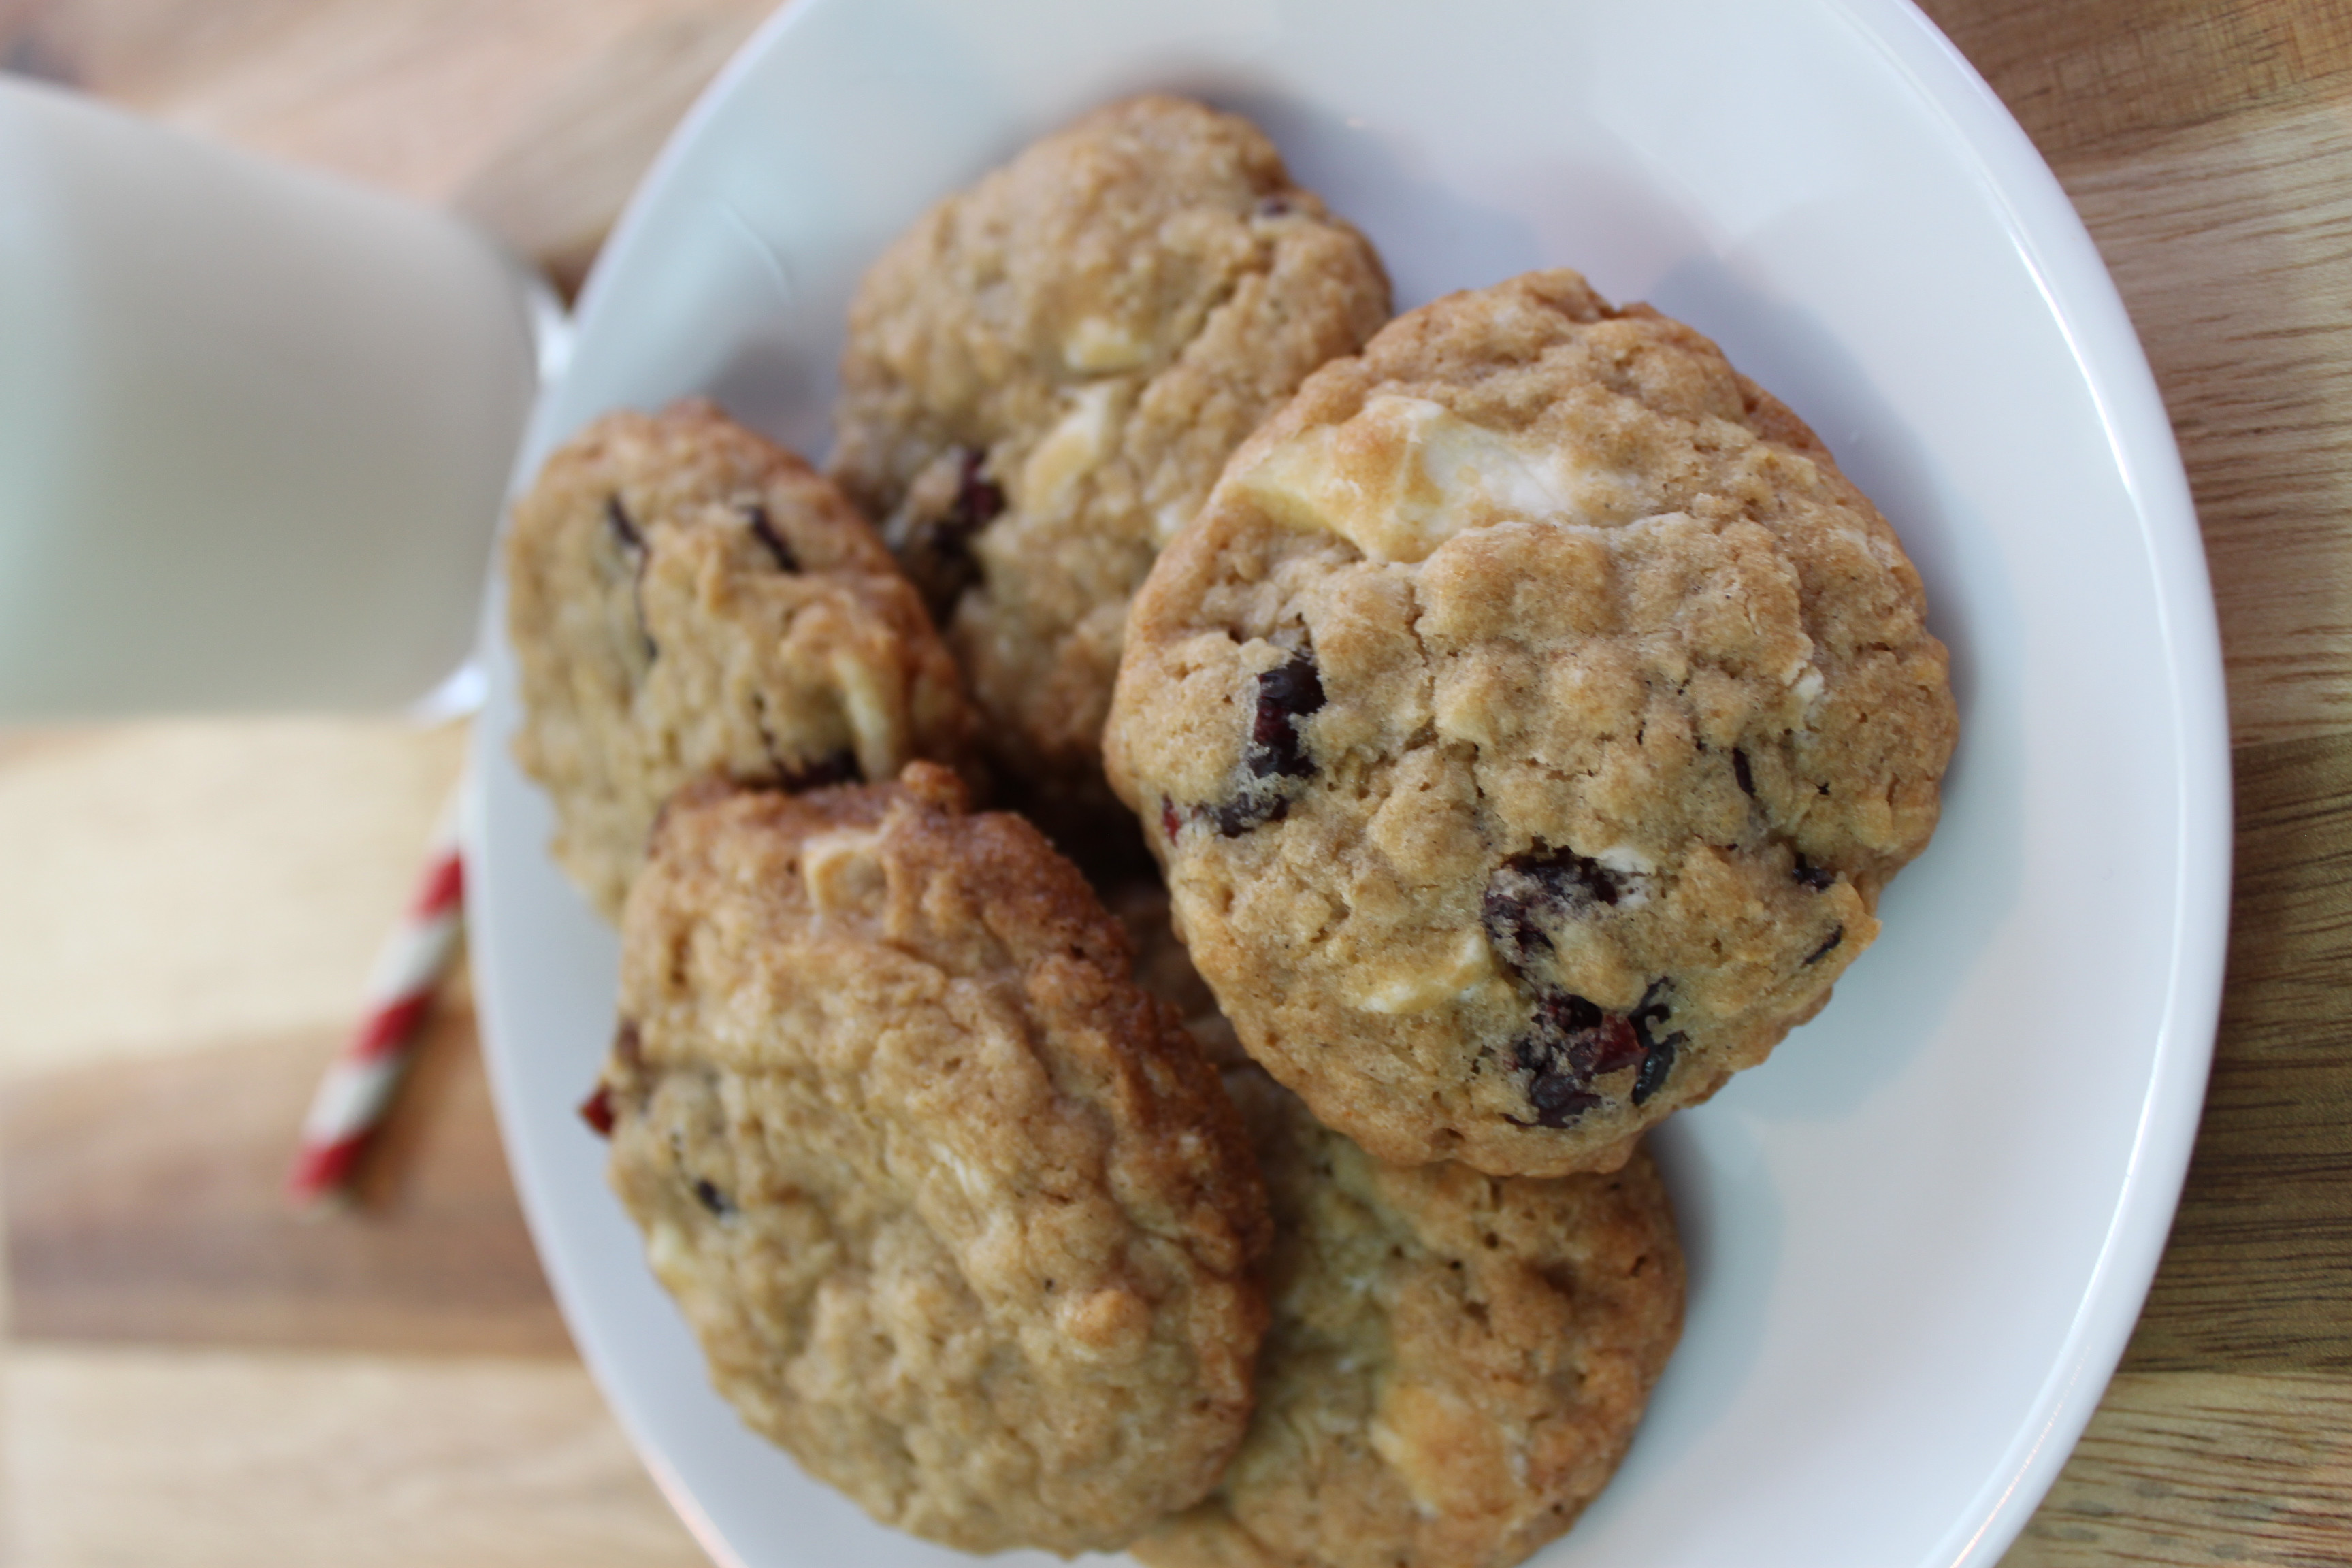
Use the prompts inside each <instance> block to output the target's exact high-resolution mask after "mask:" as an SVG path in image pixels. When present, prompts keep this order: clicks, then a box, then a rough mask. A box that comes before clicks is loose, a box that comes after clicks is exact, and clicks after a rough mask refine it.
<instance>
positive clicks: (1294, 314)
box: [831, 95, 1389, 803]
mask: <svg viewBox="0 0 2352 1568" xmlns="http://www.w3.org/2000/svg"><path fill="white" fill-rule="evenodd" d="M1388 313H1389V290H1388V280H1387V278H1386V276H1385V275H1384V274H1383V273H1382V271H1381V265H1380V261H1379V258H1377V257H1376V256H1374V254H1373V252H1372V249H1371V247H1370V245H1369V244H1368V243H1367V242H1366V241H1365V239H1364V237H1362V236H1361V235H1360V234H1358V233H1357V232H1356V231H1355V230H1354V229H1352V228H1350V227H1349V226H1347V225H1346V224H1344V223H1341V222H1339V220H1338V219H1336V218H1334V217H1332V216H1330V214H1329V213H1328V211H1327V210H1326V209H1325V207H1324V205H1323V203H1322V202H1321V201H1320V200H1319V199H1318V198H1317V197H1316V196H1315V195H1312V194H1311V193H1309V192H1307V191H1304V190H1301V189H1299V188H1298V187H1297V185H1295V184H1292V183H1291V181H1290V178H1289V175H1288V174H1286V172H1285V170H1284V168H1283V164H1282V159H1281V157H1280V156H1279V154H1277V153H1276V151H1275V149H1274V146H1273V144H1272V143H1271V142H1268V141H1267V140H1266V139H1265V136H1264V135H1262V134H1261V133H1260V132H1258V131H1257V129H1256V128H1255V127H1254V126H1252V125H1251V124H1249V123H1248V122H1247V121H1244V120H1242V119H1240V118H1238V117H1236V116H1234V115H1230V114H1221V113H1217V112H1215V111H1213V110H1209V109H1206V108H1203V107H1202V106H1201V105H1200V104H1197V103H1192V102H1190V101H1187V100H1182V99H1177V98H1171V97H1166V96H1158V95H1154V96H1148V97H1143V98H1137V99H1131V100H1127V101H1125V102H1121V103H1117V104H1113V105H1111V106H1109V107H1108V108H1106V109H1103V110H1098V111H1097V112H1095V113H1093V114H1090V115H1088V116H1087V117H1086V118H1085V119H1083V120H1080V121H1077V122H1076V124H1074V125H1072V126H1070V127H1068V128H1067V129H1066V130H1064V131H1061V132H1057V133H1055V134H1054V135H1051V136H1048V137H1046V138H1045V139H1044V140H1043V141H1040V142H1036V143H1035V144H1034V145H1032V146H1031V147H1030V148H1029V149H1028V150H1027V151H1025V152H1024V153H1021V154H1020V155H1019V156H1018V157H1016V158H1015V159H1014V160H1013V162H1012V163H1010V164H1008V165H1006V166H1004V167H1003V168H1001V169H999V170H997V171H996V172H995V173H993V174H990V175H988V176H987V177H986V178H985V179H983V180H982V181H981V182H980V184H977V185H976V186H974V187H973V188H972V189H971V190H970V191H967V192H965V193H963V194H961V195H955V196H951V197H950V198H949V199H947V200H946V201H943V202H941V203H940V205H937V206H935V207H933V208H932V209H931V210H930V211H929V213H927V214H926V215H924V216H923V217H922V219H921V220H920V221H919V222H918V223H917V224H916V225H915V226H913V227H912V228H911V229H909V230H908V232H907V233H906V234H904V235H902V236H901V237H899V238H898V240H897V241H896V242H895V243H893V244H892V245H891V247H889V249H888V250H887V251H886V252H885V253H884V254H883V256H882V257H881V258H880V259H879V260H877V261H876V262H875V264H874V266H873V267H872V268H871V269H870V270H869V271H868V272H867V273H866V277H865V279H864V280H863V281H862V282H861V283H860V285H859V287H858V289H857V294H856V300H855V301H854V302H853V303H852V305H851V307H850V315H849V336H848V344H847V347H846V349H845V352H844V353H843V356H842V363H841V396H840V401H839V403H838V405H836V408H835V436H836V444H835V452H834V458H833V461H832V465H831V471H832V473H833V474H834V477H835V478H836V479H839V480H840V481H841V483H842V485H843V486H844V488H845V489H847V490H848V491H849V493H850V495H851V496H852V498H853V499H855V500H856V501H857V503H858V504H859V505H860V506H861V507H863V508H864V509H865V510H866V515H868V516H869V517H873V518H876V519H877V520H880V521H881V526H882V529H883V531H884V534H885V536H886V537H887V539H888V541H889V543H890V546H891V548H892V549H893V550H894V551H896V552H898V557H899V559H900V561H901V562H902V563H904V564H905V565H906V567H907V569H908V573H909V574H911V575H912V576H913V577H914V578H915V579H916V581H917V582H918V583H919V584H922V586H923V589H924V592H925V594H926V595H927V597H928V599H929V604H930V606H931V609H932V612H933V614H934V615H935V616H938V617H939V618H940V624H941V625H942V626H946V627H947V628H948V630H949V634H950V638H951V640H952V641H953V642H954V644H955V646H956V650H957V653H958V655H959V656H960V658H961V659H962V661H963V663H964V667H965V668H966V670H967V672H968V673H969V675H970V677H971V686H972V691H973V694H974V696H975V698H976V700H978V702H979V704H980V706H981V708H982V710H984V711H985V712H986V713H987V715H988V716H989V719H990V721H991V723H990V731H989V735H990V744H991V745H992V748H993V749H994V750H995V752H996V753H997V754H998V756H999V757H1000V758H1001V759H1002V760H1003V763H1004V764H1005V771H1006V772H1007V773H1009V774H1010V775H1012V776H1013V777H1014V778H1017V779H1023V780H1035V781H1037V782H1038V783H1039V784H1040V785H1041V786H1042V787H1044V788H1045V789H1046V790H1047V791H1048V792H1049V793H1051V792H1052V791H1053V790H1054V789H1055V786H1056V785H1057V784H1059V785H1062V786H1065V787H1066V789H1071V790H1075V791H1076V793H1077V794H1078V795H1079V796H1081V797H1083V796H1084V795H1087V793H1088V791H1089V790H1091V792H1092V793H1093V794H1095V795H1100V794H1101V784H1100V782H1099V781H1100V776H1101V773H1100V763H1099V761H1098V756H1097V752H1098V748H1099V744H1100V738H1101V732H1102V722H1103V715H1104V713H1105V711H1106V710H1107V709H1108V706H1109V702H1110V691H1111V682H1112V679H1113V678H1114V676H1115V674H1116V672H1117V669H1118V651H1119V637H1120V628H1121V626H1122V623H1123V621H1124V619H1125V616H1126V613H1127V603H1128V599H1129V596H1130V595H1132V594H1133V593H1134V592H1135V589H1136V587H1137V586H1138V585H1139V584H1141V583H1142V581H1143V579H1144V575H1145V574H1146V573H1148V572H1149V571H1150V568H1151V562H1152V558H1153V557H1154V556H1155V555H1156V554H1157V553H1158V552H1159V551H1160V546H1161V545H1163V544H1165V543H1166V542H1167V541H1168V540H1169V538H1170V537H1171V536H1172V535H1173V534H1174V533H1175V531H1177V530H1178V529H1180V528H1181V527H1182V526H1183V525H1184V524H1185V523H1186V522H1188V521H1191V520H1192V514H1193V512H1194V511H1195V510H1197V509H1198V508H1199V506H1200V504H1201V501H1202V498H1203V497H1205V496H1206V495H1207V494H1208V493H1209V489H1210V487H1211V486H1212V485H1213V484H1214V483H1215V481H1216V478H1217V474H1218V471H1219V470H1220V469H1221V468H1223V467H1224V462H1225V459H1226V458H1227V457H1228V456H1229V455H1231V453H1232V452H1233V450H1234V447H1237V446H1239V445H1240V444H1241V441H1242V439H1243V438H1244V437H1246V436H1247V435H1248V434H1249V433H1250V432H1251V431H1252V430H1253V429H1255V427H1256V426H1257V424H1258V422H1259V421H1260V420H1262V419H1264V418H1265V416H1267V415H1268V414H1270V413H1272V412H1273V411H1274V410H1275V409H1276V408H1277V407H1279V406H1280V405H1281V404H1282V402H1283V400H1284V399H1285V398H1286V397H1288V396H1289V395H1290V394H1291V392H1292V391H1293V390H1294V389H1295V388H1296V387H1297V385H1298V384H1299V382H1300V380H1301V379H1303V378H1304V377H1305V376H1306V374H1307V372H1309V371H1311V370H1313V369H1314V368H1315V367H1316V366H1317V365H1319V364H1321V363H1323V362H1324V361H1326V360H1328V359H1330V358H1332V357H1333V356H1334V355H1337V354H1343V353H1353V352H1354V351H1355V350H1356V349H1357V348H1358V347H1359V346H1360V345H1361V344H1362V343H1363V342H1364V340H1365V339H1367V338H1368V337H1370V335H1371V333H1372V332H1373V331H1374V330H1375V329H1377V328H1378V327H1379V326H1380V324H1381V322H1382V321H1386V320H1387V319H1388ZM1090 781H1091V782H1090ZM1105 799H1106V803H1107V797H1105Z"/></svg>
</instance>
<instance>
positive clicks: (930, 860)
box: [594, 763, 1266, 1552]
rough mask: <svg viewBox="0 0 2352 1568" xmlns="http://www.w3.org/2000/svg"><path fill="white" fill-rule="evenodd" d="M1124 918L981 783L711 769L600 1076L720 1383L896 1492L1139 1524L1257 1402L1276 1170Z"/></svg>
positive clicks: (651, 1242) (675, 825)
mask: <svg viewBox="0 0 2352 1568" xmlns="http://www.w3.org/2000/svg"><path fill="white" fill-rule="evenodd" d="M620 1005H621V1015H622V1017H623V1019H624V1020H625V1021H624V1022H623V1023H622V1025H621V1026H620V1031H619V1035H618V1037H617V1039H616V1041H615V1044H614V1050H613V1052H612V1054H611V1056H610V1058H609V1059H608V1061H607V1064H606V1067H605V1070H604V1080H603V1083H602V1086H601V1088H600V1089H599V1091H598V1099H597V1100H596V1101H595V1102H594V1103H595V1104H596V1105H597V1106H598V1107H599V1108H600V1110H601V1112H602V1115H603V1117H604V1120H605V1121H607V1123H608V1124H609V1126H610V1129H611V1135H612V1139H613V1157H612V1179H613V1183H614V1187H615V1189H616V1190H617V1191H618V1192H619V1194H620V1195H621V1198H622V1200H623V1202H624V1204H625V1205H626V1207H627V1208H628V1210H629V1212H630V1214H631V1215H633V1216H634V1217H635V1220H636V1222H637V1224H638V1225H639V1226H641V1227H642V1228H643V1229H644V1231H645V1234H646V1250H647V1254H648V1257H649V1258H650V1260H651V1262H652V1265H653V1268H654V1270H655V1272H656V1274H657V1275H658V1276H659V1277H660V1279H661V1281H662V1283H663V1284H664V1285H665V1286H666V1287H667V1289H668V1290H669V1291H670V1293H671V1294H672V1295H673V1296H674V1297H675V1298H676V1299H677V1301H678V1304H679V1306H680V1307H681V1308H682V1309H683V1310H684V1312H685V1314H686V1317H687V1320H688V1322H689V1323H690V1324H691V1325H692V1327H693V1329H694V1331H695V1333H696V1335H697V1337H698V1339H699V1340H700V1342H701V1344H702V1347H703V1350H704V1352H706V1354H707V1355H708V1357H709V1363H710V1370H711V1374H712V1378H713V1381H714V1382H715V1384H717V1386H718V1388H719V1392H720V1393H721V1394H724V1395H725V1396H726V1397H727V1399H728V1400H729V1401H730V1403H732V1404H733V1405H734V1406H735V1408H736V1410H737V1411H738V1412H739V1413H740V1414H741V1415H742V1417H743V1419H744V1420H745V1422H746V1423H747V1424H749V1425H750V1426H751V1427H752V1428H753V1429H755V1430H757V1431H759V1432H761V1433H762V1434H763V1435H765V1436H768V1437H770V1438H772V1440H774V1441H775V1442H777V1443H779V1444H781V1445H782V1447H785V1448H786V1449H788V1450H789V1451H790V1452H791V1453H792V1454H793V1455H794V1456H795V1457H796V1458H798V1459H799V1460H800V1462H801V1463H802V1464H803V1466H804V1467H805V1468H807V1469H808V1470H809V1471H810V1472H811V1473H812V1474H814V1475H815V1476H817V1477H818V1478H819V1479H823V1480H824V1481H826V1482H829V1483H831V1484H832V1485H834V1486H835V1487H838V1488H839V1489H842V1490H843V1491H845V1492H846V1493H847V1494H848V1495H849V1496H850V1497H851V1498H853V1499H854V1500H856V1501H857V1502H858V1503H859V1504H860V1505H861V1506H863V1507H864V1508H865V1509H866V1510H867V1511H869V1512H870V1513H872V1514H873V1515H874V1516H875V1517H876V1518H877V1520H880V1521H884V1522H886V1523H889V1524H893V1525H896V1526H898V1527H899V1528H901V1529H905V1530H908V1531H913V1532H914V1533H916V1534H919V1535H922V1536H926V1537H929V1539H931V1540H934V1541H939V1542H946V1543H948V1544H950V1545H952V1546H956V1547H961V1548H962V1549H964V1550H967V1551H972V1552H994V1551H1000V1550H1003V1549H1006V1548H1010V1547H1014V1546H1022V1545H1030V1546H1041V1547H1045V1548H1048V1549H1051V1550H1054V1551H1057V1552H1077V1551H1083V1550H1092V1549H1097V1548H1102V1549H1108V1548H1112V1547H1117V1546H1119V1545H1122V1544H1124V1543H1125V1542H1128V1541H1129V1540H1130V1539H1131V1538H1132V1537H1134V1536H1135V1535H1136V1534H1138V1533H1139V1531H1142V1530H1143V1529H1144V1528H1146V1527H1147V1526H1148V1525H1149V1524H1150V1522H1151V1521H1154V1520H1155V1519H1156V1518H1158V1517H1159V1516H1160V1515H1162V1514H1164V1513H1166V1512H1168V1511H1169V1510H1174V1509H1181V1508H1183V1507H1186V1506H1188V1505H1189V1504H1191V1503H1192V1502H1194V1501H1196V1500H1199V1499H1200V1498H1201V1497H1202V1495H1203V1494H1204V1493H1206V1492H1207V1490H1208V1489H1210V1487H1212V1486H1213V1484H1214V1483H1215V1480H1216V1478H1217V1475H1218V1472H1219V1470H1220V1469H1221V1468H1222V1467H1223V1464H1224V1462H1225V1460H1226V1458H1228V1456H1230V1454H1231V1453H1232V1452H1233V1450H1234V1446H1235V1445H1236V1444H1237V1443H1238V1441H1239V1440H1240V1437H1241V1434H1242V1432H1243V1429H1244V1426H1245V1425H1246V1423H1247V1421H1248V1417H1249V1411H1250V1405H1251V1364H1252V1357H1253V1355H1254V1354H1255V1350H1256V1348H1257V1344H1258V1341H1259V1337H1260V1335H1261V1333H1262V1331H1263V1329H1264V1323H1265V1305H1264V1300H1263V1297H1262V1294H1261V1292H1260V1289H1259V1287H1258V1285H1257V1284H1256V1282H1255V1278H1254V1275H1253V1266H1254V1262H1255V1258H1256V1257H1257V1256H1258V1255H1259V1254H1260V1253H1262V1251H1263V1250H1264V1247H1265V1237H1266V1219H1265V1194H1264V1189H1263V1187H1262V1185H1261V1184H1260V1182H1259V1179H1258V1177H1257V1174H1256V1172H1255V1164H1254V1163H1253V1161H1252V1159H1251V1156H1250V1152H1249V1149H1248V1145H1247V1141H1246V1135H1245V1134H1244V1131H1243V1130H1242V1127H1241V1124H1240V1122H1239V1121H1238V1119H1237V1118H1236V1116H1235V1115H1234V1109H1233V1106H1232V1104H1231V1102H1230V1101H1229V1100H1226V1099H1225V1097H1224V1094H1223V1090H1222V1089H1221V1088H1220V1086H1219V1084H1218V1081H1217V1079H1216V1076H1215V1073H1214V1070H1213V1068H1210V1067H1209V1066H1208V1065H1207V1063H1206V1062H1205V1061H1203V1060H1202V1058H1201V1057H1200V1055H1199V1053H1198V1052H1197V1051H1196V1050H1195V1049H1194V1048H1193V1047H1192V1043H1191V1042H1190V1041H1189V1040H1187V1039H1186V1038H1185V1037H1184V1036H1183V1033H1182V1031H1181V1028H1179V1027H1178V1026H1177V1025H1176V1023H1175V1021H1174V1019H1173V1018H1172V1016H1171V1015H1170V1014H1168V1013H1167V1012H1166V1011H1165V1010H1164V1009H1163V1008H1161V1007H1160V1005H1159V1004H1157V1003H1155V1002H1153V1001H1152V1000H1151V999H1150V997H1148V996H1147V995H1145V994H1143V992H1141V991H1140V990H1139V988H1138V987H1137V986H1136V985H1135V984H1134V983H1133V981H1132V980H1131V979H1130V978H1129V953H1128V949H1127V945H1126V942H1125V939H1124V938H1123V937H1122V935H1121V933H1120V931H1119V928H1118V923H1117V922H1116V921H1113V920H1112V919H1111V918H1110V917H1109V916H1108V914H1106V913H1105V912H1104V911H1103V909H1102V906H1101V904H1100V903H1099V902H1098V901H1097V900H1096V899H1095V897H1094V896H1093V894H1092V893H1091V892H1090V891H1088V889H1087V887H1086V886H1085V884H1084V882H1083V881H1082V880H1081V879H1080V878H1079V876H1078V874H1077V872H1076V870H1075V869H1074V868H1072V867H1071V866H1070V865H1069V863H1068V862H1066V861H1065V860H1063V859H1062V858H1059V857H1058V856H1056V855H1055V853H1054V852H1053V851H1052V849H1051V848H1050V847H1048V846H1047V845H1046V843H1045V840H1044V838H1043V837H1041V836H1040V835H1039V834H1038V833H1037V832H1036V831H1035V830H1034V828H1031V827H1030V826H1028V825H1027V824H1026V823H1024V822H1023V821H1021V820H1020V819H1019V818H1017V817H1013V816H1005V815H1003V814H997V813H989V814H982V815H977V816H974V815H967V814H966V811H965V809H964V800H963V793H962V790H961V786H960V785H959V784H957V782H956V780H955V778H954V776H953V775H952V774H950V773H948V772H947V771H946V770H945V769H942V768H940V767H937V766H935V765H932V764H929V763H915V764H913V765H911V766H909V767H908V769H907V771H906V772H905V773H903V774H902V775H901V777H900V780H899V782H898V783H897V784H878V785H865V786H856V787H841V788H829V789H819V790H813V791H810V792H808V793H806V794H803V795H784V794H781V793H779V792H776V791H772V790H762V791H740V790H735V789H731V788H730V787H729V786H725V785H719V784H698V785H695V786H690V787H689V788H688V790H687V791H685V792H683V793H682V794H681V795H678V796H677V797H676V798H674V799H673V801H672V802H671V804H670V805H669V806H668V807H667V809H666V810H665V812H664V814H663V818H662V822H661V824H660V826H659V827H658V828H657V829H656V834H655V837H654V840H653V844H652V847H651V849H650V851H649V853H648V857H647V860H646V867H645V868H644V870H643V871H642V872H641V873H640V874H639V876H638V878H637V880H636V884H635V887H634V888H633V889H632V890H631V893H630V897H629V901H628V909H627V913H626V916H625V920H624V921H623V931H622V958H621V999H620Z"/></svg>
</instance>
